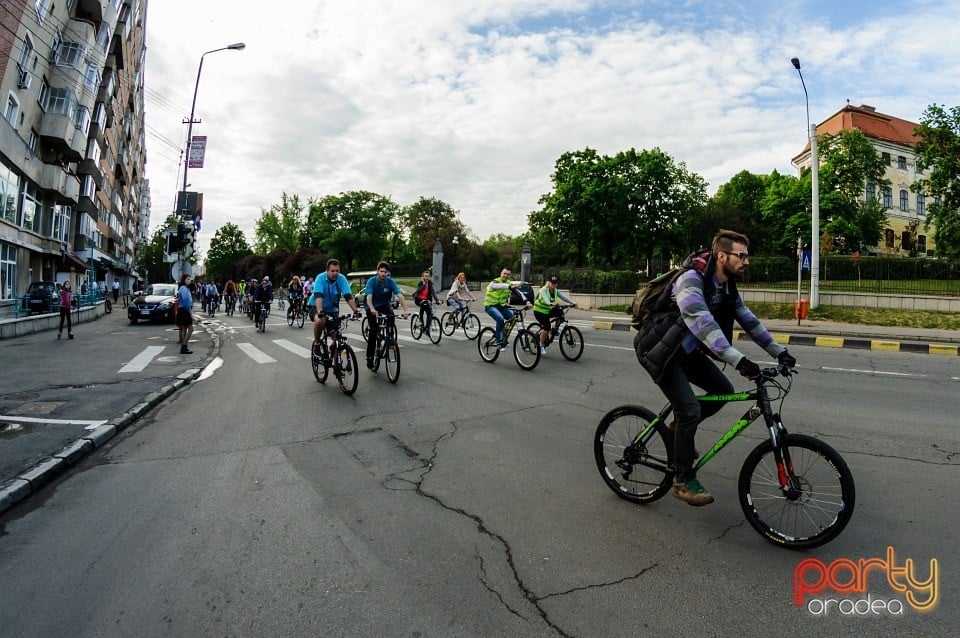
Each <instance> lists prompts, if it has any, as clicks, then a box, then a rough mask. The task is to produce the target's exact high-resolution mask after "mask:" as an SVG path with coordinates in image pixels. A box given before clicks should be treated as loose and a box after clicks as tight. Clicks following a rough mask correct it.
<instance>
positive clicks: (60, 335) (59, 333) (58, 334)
mask: <svg viewBox="0 0 960 638" xmlns="http://www.w3.org/2000/svg"><path fill="white" fill-rule="evenodd" d="M62 336H63V333H62V332H58V333H57V340H58V341H59V340H60V337H62Z"/></svg>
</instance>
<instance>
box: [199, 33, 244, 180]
mask: <svg viewBox="0 0 960 638" xmlns="http://www.w3.org/2000/svg"><path fill="white" fill-rule="evenodd" d="M246 46H247V45H246V44H244V43H243V42H237V43H234V44H228V45H227V46H225V47H220V48H219V49H211V50H210V51H206V52H204V53H203V55H201V56H200V66H199V67H198V68H197V81H196V83H195V84H194V85H193V103H192V104H191V105H190V120H189V121H188V123H187V154H186V157H185V158H184V160H183V192H184V193H186V192H187V167H188V166H189V165H190V150H191V149H192V148H193V123H194V119H193V114H194V111H195V110H196V108H197V89H199V88H200V72H201V71H203V58H204V56H206V55H207V54H208V53H216V52H217V51H227V50H230V51H240V50H242V49H244V48H246ZM184 197H186V195H184Z"/></svg>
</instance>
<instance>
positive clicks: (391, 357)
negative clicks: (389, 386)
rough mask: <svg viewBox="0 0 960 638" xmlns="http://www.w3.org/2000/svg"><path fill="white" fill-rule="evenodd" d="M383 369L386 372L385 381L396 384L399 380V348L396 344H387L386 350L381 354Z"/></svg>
mask: <svg viewBox="0 0 960 638" xmlns="http://www.w3.org/2000/svg"><path fill="white" fill-rule="evenodd" d="M383 358H384V368H386V370H387V379H389V380H390V383H396V382H397V381H399V380H400V346H398V345H397V344H396V342H392V343H389V344H387V350H386V352H384V353H383Z"/></svg>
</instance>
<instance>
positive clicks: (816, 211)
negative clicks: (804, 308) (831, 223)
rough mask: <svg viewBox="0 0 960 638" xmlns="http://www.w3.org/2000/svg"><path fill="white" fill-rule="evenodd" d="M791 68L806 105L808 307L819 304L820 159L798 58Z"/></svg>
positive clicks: (814, 125) (808, 99)
mask: <svg viewBox="0 0 960 638" xmlns="http://www.w3.org/2000/svg"><path fill="white" fill-rule="evenodd" d="M790 62H791V63H792V64H793V68H795V69H796V70H797V75H799V76H800V84H801V85H803V99H804V101H805V102H806V105H807V130H808V131H809V133H808V136H809V139H810V180H811V184H812V186H811V190H812V197H811V199H812V203H811V209H812V210H811V217H812V221H811V230H810V234H811V237H810V309H811V310H812V309H814V308H816V307H818V306H819V305H820V159H819V157H818V156H817V125H816V124H811V123H810V96H809V95H807V84H806V82H804V81H803V73H801V72H800V59H799V58H791V59H790Z"/></svg>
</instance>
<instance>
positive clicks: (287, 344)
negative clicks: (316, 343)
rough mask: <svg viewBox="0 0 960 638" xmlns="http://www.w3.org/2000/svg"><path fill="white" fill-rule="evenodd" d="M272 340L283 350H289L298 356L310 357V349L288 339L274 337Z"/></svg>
mask: <svg viewBox="0 0 960 638" xmlns="http://www.w3.org/2000/svg"><path fill="white" fill-rule="evenodd" d="M273 342H274V343H275V344H277V345H278V346H280V347H281V348H283V349H284V350H289V351H290V352H292V353H293V354H295V355H297V356H298V357H302V358H304V359H309V358H310V350H308V349H307V348H303V347H301V346H298V345H297V344H295V343H294V342H292V341H288V340H287V339H274V340H273Z"/></svg>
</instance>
